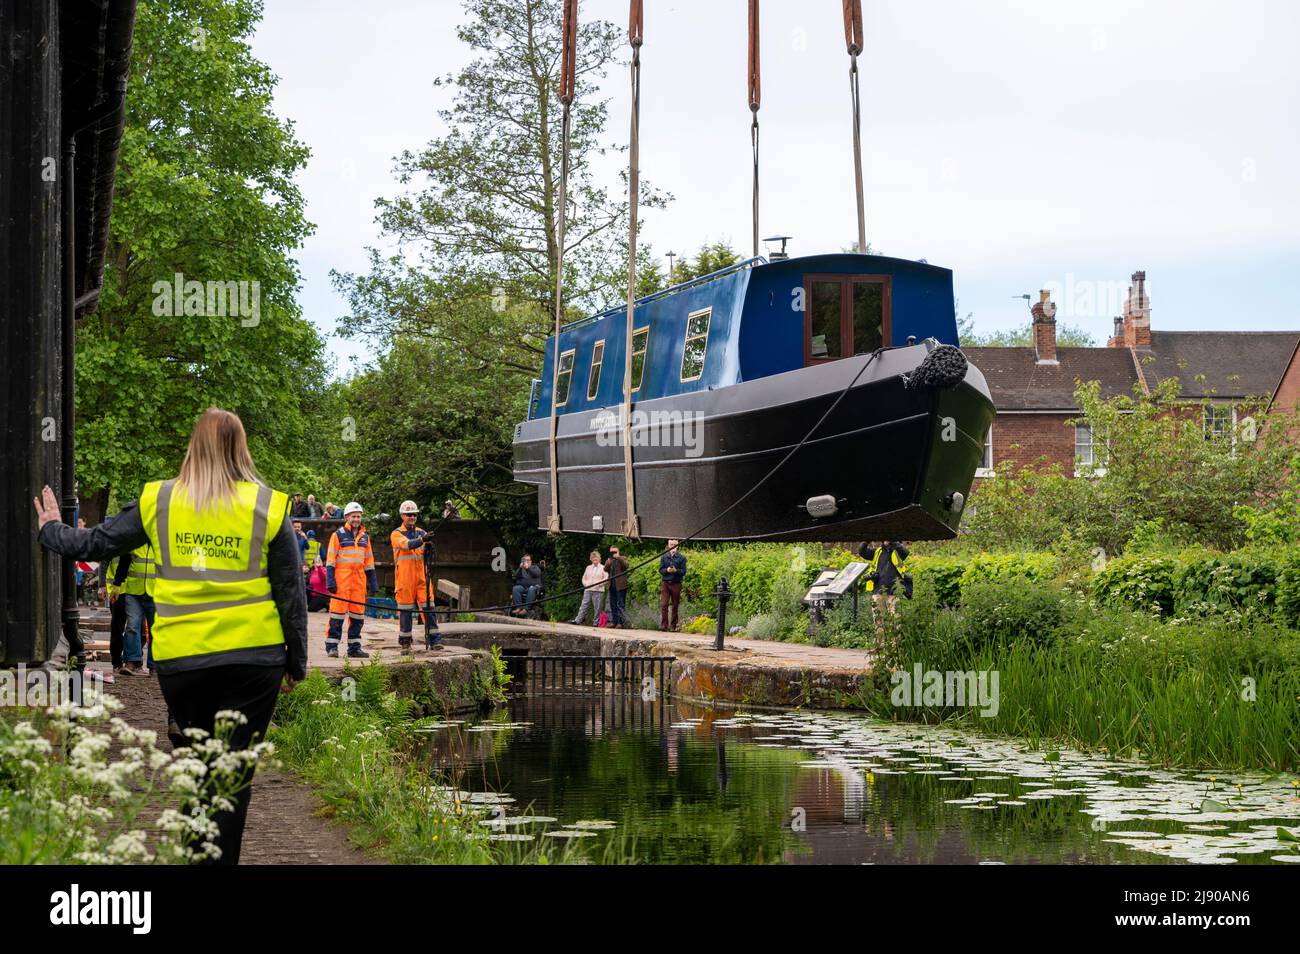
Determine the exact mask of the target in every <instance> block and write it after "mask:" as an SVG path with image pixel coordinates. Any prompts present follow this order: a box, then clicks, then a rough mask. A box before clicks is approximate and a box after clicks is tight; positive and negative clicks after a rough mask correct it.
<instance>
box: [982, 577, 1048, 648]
mask: <svg viewBox="0 0 1300 954" xmlns="http://www.w3.org/2000/svg"><path fill="white" fill-rule="evenodd" d="M1063 602H1064V594H1063V593H1062V592H1061V589H1060V588H1059V587H1058V586H1056V585H1055V584H1054V583H1049V582H1044V581H1038V580H1025V581H1023V582H1021V583H1019V584H1017V585H1015V586H1008V585H1007V584H1006V583H999V582H991V581H980V582H977V583H972V584H971V585H970V586H966V587H963V589H962V609H961V617H962V624H963V630H964V634H965V639H966V643H967V644H968V646H969V647H970V648H971V649H973V650H976V651H978V650H980V649H983V648H986V647H993V646H1003V645H1008V644H1010V643H1013V642H1017V641H1020V640H1027V641H1029V642H1032V643H1035V644H1038V645H1047V644H1049V643H1051V642H1052V641H1053V640H1054V638H1055V636H1056V628H1057V626H1059V625H1060V623H1061V620H1062V618H1063V615H1064V607H1063Z"/></svg>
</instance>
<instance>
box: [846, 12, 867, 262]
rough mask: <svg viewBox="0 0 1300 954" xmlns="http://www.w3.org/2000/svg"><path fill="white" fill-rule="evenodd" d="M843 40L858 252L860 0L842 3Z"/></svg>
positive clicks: (863, 224)
mask: <svg viewBox="0 0 1300 954" xmlns="http://www.w3.org/2000/svg"><path fill="white" fill-rule="evenodd" d="M843 8H844V41H845V43H846V44H847V45H848V48H849V94H850V96H851V98H852V100H853V182H854V185H855V186H856V187H857V194H858V251H859V252H863V253H865V252H866V250H867V214H866V211H865V206H864V203H863V199H862V98H861V94H860V91H859V89H858V54H859V53H861V52H862V43H863V40H862V0H843Z"/></svg>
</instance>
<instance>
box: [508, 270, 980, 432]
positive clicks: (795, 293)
mask: <svg viewBox="0 0 1300 954" xmlns="http://www.w3.org/2000/svg"><path fill="white" fill-rule="evenodd" d="M633 320H634V324H635V328H634V330H633V334H632V389H633V390H632V399H633V400H634V401H646V400H650V399H653V398H661V397H670V396H672V395H676V394H685V393H688V392H691V391H703V390H714V389H717V388H722V387H727V386H728V385H732V384H739V383H741V382H742V381H751V380H754V379H755V378H762V377H767V376H768V375H773V374H780V373H782V372H784V371H793V370H795V369H797V368H803V367H808V366H810V365H814V364H819V363H822V362H825V361H835V360H837V359H839V358H845V357H852V356H853V355H855V354H864V353H868V352H871V351H874V350H876V349H877V348H879V347H881V346H882V345H884V346H891V347H892V346H900V345H905V344H906V343H907V339H908V338H909V337H914V338H916V340H918V341H920V340H923V339H925V338H931V337H932V338H935V339H937V340H938V341H940V342H941V343H944V344H951V345H956V344H957V322H956V316H955V314H954V306H953V291H952V272H951V271H949V270H948V269H946V268H939V267H937V266H934V265H929V264H926V263H924V262H913V261H908V260H906V259H899V258H886V257H884V256H879V255H856V254H847V253H846V254H837V255H814V256H808V257H804V258H785V259H776V260H774V261H770V262H769V261H766V260H765V259H763V258H755V259H750V260H748V261H745V262H740V263H738V264H736V265H733V266H731V267H730V268H725V269H722V270H721V271H718V272H714V273H712V274H711V275H705V276H702V277H700V278H697V279H694V280H692V281H689V282H684V283H682V284H680V285H674V286H673V287H671V288H666V289H664V290H663V291H659V292H655V293H654V294H653V295H647V296H646V297H645V298H642V299H640V300H639V301H638V302H637V303H636V307H635V309H634V311H633ZM626 329H627V309H626V308H625V307H623V308H617V309H612V310H610V311H606V312H602V313H601V314H599V315H594V316H592V317H590V318H583V319H581V320H579V321H575V322H571V323H570V324H568V325H565V326H564V328H563V329H561V333H560V341H559V353H560V375H559V381H558V387H557V391H558V394H559V402H558V404H559V413H561V414H567V413H571V412H574V411H589V410H595V409H597V408H601V407H610V406H613V405H617V404H619V403H621V402H622V400H623V356H624V351H625V344H624V337H625V334H626ZM554 360H555V337H554V336H551V337H550V338H548V339H547V342H546V359H545V363H544V365H543V369H542V376H541V378H539V379H535V380H534V381H533V391H532V395H531V399H530V401H529V413H528V417H529V419H530V420H532V419H534V418H538V417H547V416H549V415H550V413H551V382H552V369H553V367H554Z"/></svg>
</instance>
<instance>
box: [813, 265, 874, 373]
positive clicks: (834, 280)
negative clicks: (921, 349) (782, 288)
mask: <svg viewBox="0 0 1300 954" xmlns="http://www.w3.org/2000/svg"><path fill="white" fill-rule="evenodd" d="M890 283H891V280H890V276H888V275H805V276H804V307H805V312H806V313H805V317H804V363H805V364H816V363H818V362H821V361H834V360H835V359H836V358H847V357H850V356H851V355H855V354H868V353H870V352H872V351H875V350H876V349H877V348H879V347H881V346H883V345H887V344H889V342H890V314H889V310H890Z"/></svg>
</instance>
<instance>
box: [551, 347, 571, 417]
mask: <svg viewBox="0 0 1300 954" xmlns="http://www.w3.org/2000/svg"><path fill="white" fill-rule="evenodd" d="M573 354H574V353H573V352H572V351H566V352H564V354H562V355H560V375H559V377H558V378H557V379H556V381H555V406H556V407H559V406H560V405H561V404H568V403H569V382H570V381H571V380H572V379H573Z"/></svg>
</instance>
